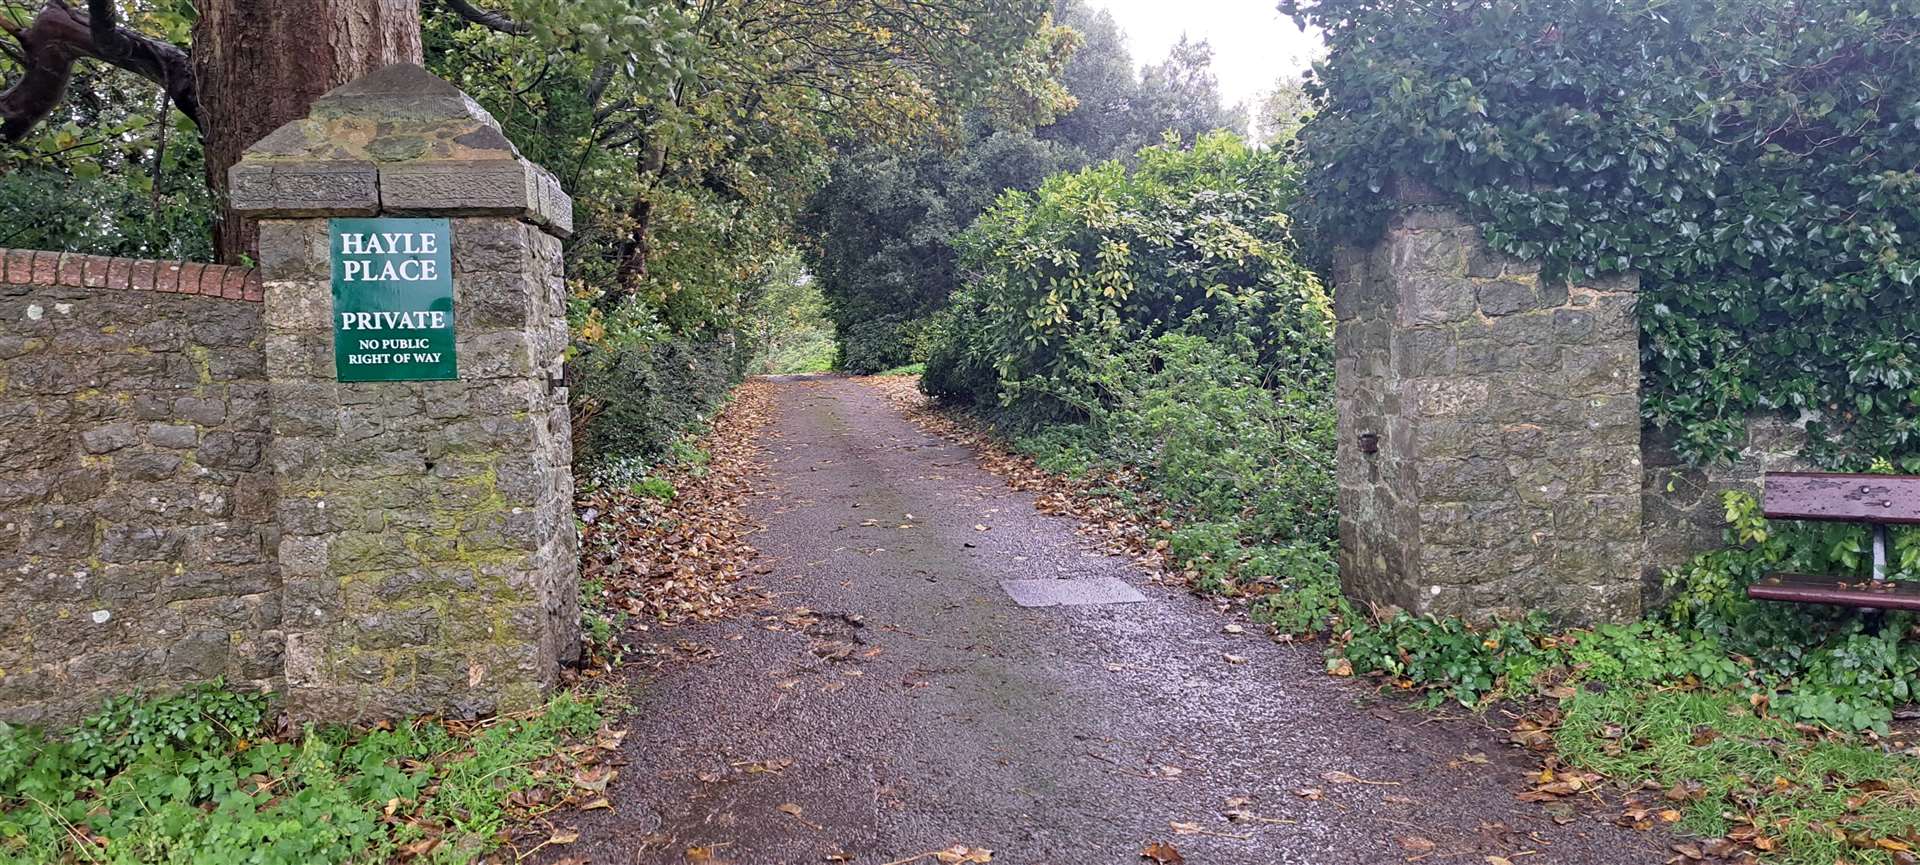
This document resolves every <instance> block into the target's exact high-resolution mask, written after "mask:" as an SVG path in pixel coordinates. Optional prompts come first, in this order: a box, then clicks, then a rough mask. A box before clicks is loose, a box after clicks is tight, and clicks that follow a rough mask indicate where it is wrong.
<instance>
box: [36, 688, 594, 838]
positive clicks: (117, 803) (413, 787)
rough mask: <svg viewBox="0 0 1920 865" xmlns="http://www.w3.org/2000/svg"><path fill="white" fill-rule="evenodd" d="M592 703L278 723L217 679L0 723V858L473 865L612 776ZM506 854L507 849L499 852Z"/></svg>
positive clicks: (580, 699) (584, 699)
mask: <svg viewBox="0 0 1920 865" xmlns="http://www.w3.org/2000/svg"><path fill="white" fill-rule="evenodd" d="M605 702H606V698H605V697H601V696H583V695H579V694H572V693H563V694H561V695H560V696H558V697H556V698H554V700H553V701H552V702H550V703H548V704H547V705H546V706H545V707H543V708H541V709H540V710H538V711H533V712H527V713H522V714H518V715H512V716H506V717H500V718H495V719H492V720H488V721H484V722H459V721H444V720H431V719H416V720H413V721H408V722H403V723H397V724H396V723H383V724H380V725H377V726H374V727H370V728H349V727H344V726H338V725H325V726H316V725H309V726H305V727H299V728H292V727H289V726H287V725H286V724H285V722H284V721H283V720H281V719H280V718H279V717H278V716H276V715H275V713H273V712H272V711H271V706H270V705H269V702H268V698H267V697H265V696H263V695H258V694H240V693H236V692H233V691H229V690H224V689H222V688H220V687H218V686H217V685H215V686H207V687H202V688H198V689H194V690H190V691H187V692H184V693H181V694H178V695H175V696H170V697H165V698H161V699H151V700H147V699H140V698H137V697H125V698H119V699H115V700H113V701H110V702H109V703H108V704H107V705H106V707H105V708H103V709H102V710H101V711H100V712H98V713H96V714H94V715H93V716H91V717H88V718H87V719H85V720H83V721H82V722H80V723H79V724H78V725H76V726H75V727H73V728H71V729H69V730H66V731H63V732H62V734H61V735H59V736H49V735H47V734H46V733H45V732H44V731H40V730H34V729H27V728H22V727H13V726H7V725H0V862H4V863H8V865H51V863H61V865H67V863H111V865H174V863H178V865H242V863H246V865H313V863H376V862H390V861H401V862H423V863H467V862H475V861H482V860H483V858H484V857H487V856H488V854H490V853H493V852H494V851H499V850H514V851H526V850H529V849H532V848H533V847H537V846H539V845H540V844H542V843H543V842H545V841H550V840H552V835H551V834H549V832H548V831H536V830H528V829H525V828H522V827H526V826H528V825H530V824H532V823H534V822H536V821H538V820H539V819H540V818H541V817H542V816H543V815H546V814H548V813H550V812H553V811H555V810H556V809H560V808H563V807H568V806H572V805H577V804H580V803H581V802H583V801H588V800H589V799H590V797H592V796H594V795H597V794H596V793H595V791H596V790H598V789H602V788H604V786H605V784H606V782H607V780H608V779H610V778H611V776H612V773H613V770H612V769H611V768H610V767H605V766H603V765H601V756H602V755H603V754H607V753H610V748H609V747H608V746H609V745H610V744H611V743H617V741H618V735H617V734H613V733H610V732H608V731H606V730H605V728H604V727H603V717H604V710H605V709H606V708H607V707H606V705H605ZM509 858H517V857H509Z"/></svg>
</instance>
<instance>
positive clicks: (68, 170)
mask: <svg viewBox="0 0 1920 865" xmlns="http://www.w3.org/2000/svg"><path fill="white" fill-rule="evenodd" d="M121 5H122V6H123V7H125V8H124V11H123V14H124V15H125V16H126V21H127V23H128V24H130V25H131V26H134V27H136V28H138V29H140V30H141V31H142V32H147V33H153V34H156V35H161V36H164V37H166V38H170V39H175V40H181V41H184V40H185V38H186V35H187V28H188V27H189V26H190V25H191V23H192V16H191V7H190V6H189V5H188V4H185V3H176V2H169V0H135V2H131V3H123V4H121ZM38 6H39V4H37V3H35V4H7V6H6V8H0V16H8V17H10V19H11V20H20V19H21V18H23V17H24V16H25V15H27V14H30V13H31V12H32V11H33V7H38ZM9 44H10V43H9ZM20 72H21V67H20V65H19V62H18V60H17V58H15V57H13V56H12V55H11V54H8V53H6V52H0V83H11V82H12V81H14V80H16V79H17V78H18V77H19V75H20ZM70 91H71V92H72V93H73V94H75V95H74V97H73V98H70V99H68V100H66V101H64V102H62V103H61V104H60V105H59V106H58V107H57V108H56V109H55V111H54V113H53V114H52V116H50V117H48V118H47V119H46V120H45V121H43V122H42V123H41V124H40V126H39V129H38V130H37V132H36V134H34V135H33V136H31V137H28V138H26V139H25V140H22V141H20V142H18V143H17V144H14V145H11V146H5V147H0V247H14V248H20V249H73V250H79V251H85V252H93V253H99V254H102V255H123V256H129V257H144V258H192V259H204V258H206V257H208V256H210V255H211V254H212V246H213V241H212V224H213V216H214V213H213V204H212V196H211V194H210V193H209V192H208V191H207V185H206V179H205V167H204V164H203V162H202V160H201V152H200V137H199V133H198V132H197V131H196V130H195V129H194V127H193V124H192V123H191V122H190V121H188V120H187V119H186V117H185V116H183V115H181V114H180V113H179V112H178V111H175V110H174V109H173V108H172V106H171V105H170V104H169V103H168V102H167V101H166V100H165V99H164V98H163V97H162V96H161V94H160V93H159V92H158V90H157V88H155V87H154V86H153V85H152V84H151V83H149V82H147V81H145V80H143V79H141V78H138V77H136V76H134V75H133V74H131V73H128V72H123V71H120V70H118V69H114V68H112V67H109V66H105V65H104V64H102V65H94V64H86V63H83V64H80V65H79V66H78V67H77V68H76V69H75V70H74V80H73V82H72V84H71V85H70Z"/></svg>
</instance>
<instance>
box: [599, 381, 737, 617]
mask: <svg viewBox="0 0 1920 865" xmlns="http://www.w3.org/2000/svg"><path fill="white" fill-rule="evenodd" d="M771 405H772V385H770V384H768V383H766V382H762V381H748V382H746V383H744V384H742V385H740V386H739V387H738V388H736V389H735V391H734V397H733V400H732V402H731V403H729V404H728V405H727V407H726V408H725V409H724V410H722V411H721V412H720V414H719V415H718V416H717V417H716V418H715V419H714V422H713V425H712V426H711V428H710V429H709V430H708V432H707V434H706V435H705V436H704V437H702V438H701V439H700V440H699V442H698V444H697V449H690V450H691V453H692V456H691V457H690V458H683V459H679V460H676V461H674V462H672V463H671V464H669V465H665V466H659V467H656V468H655V469H654V470H653V471H652V472H650V473H649V474H648V475H647V476H646V478H644V479H643V480H642V481H639V482H635V483H632V484H628V485H621V484H617V483H608V482H600V483H596V484H593V485H592V486H591V487H588V488H585V489H583V491H582V492H581V494H580V495H579V500H578V502H577V506H578V512H579V514H580V519H581V522H582V524H583V526H584V528H583V531H582V536H581V540H582V544H581V549H582V553H581V562H580V577H581V581H582V583H583V584H585V585H588V586H590V587H593V588H595V589H597V590H598V593H599V597H598V598H588V599H586V600H587V605H588V606H590V607H592V606H598V607H601V608H603V609H607V610H610V611H613V612H616V613H620V614H624V615H625V616H627V617H629V618H628V623H629V626H630V627H632V628H633V629H635V630H641V631H645V630H649V629H650V628H653V627H657V626H661V625H673V624H678V623H682V622H707V621H713V620H715V619H720V618H724V617H726V616H729V615H732V614H733V613H736V612H738V611H740V610H742V609H744V608H746V607H747V606H749V605H752V604H754V603H757V602H758V601H759V600H760V599H761V598H762V596H761V595H760V594H759V592H758V587H756V586H750V585H744V584H743V583H742V580H743V579H744V578H745V577H746V576H747V574H748V573H749V569H750V564H749V563H750V562H751V560H752V559H753V558H754V556H755V555H756V553H755V550H754V548H753V547H752V545H750V544H749V543H748V538H749V537H750V536H752V535H753V534H754V533H755V532H756V531H758V530H759V529H760V526H758V525H757V524H756V523H754V521H753V520H751V519H750V518H748V517H747V515H746V512H745V511H744V510H743V506H744V504H745V502H746V500H747V499H748V498H749V497H750V496H751V494H752V484H751V481H752V477H753V475H754V473H755V472H757V471H758V470H759V460H760V448H759V445H758V444H757V442H756V438H757V436H758V434H759V431H760V430H761V429H762V427H764V426H765V424H766V423H767V420H768V418H769V417H770V411H771Z"/></svg>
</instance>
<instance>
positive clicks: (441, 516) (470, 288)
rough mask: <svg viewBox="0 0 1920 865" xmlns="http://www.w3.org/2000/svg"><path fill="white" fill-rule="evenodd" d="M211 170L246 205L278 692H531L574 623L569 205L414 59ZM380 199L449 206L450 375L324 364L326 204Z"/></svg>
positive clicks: (515, 704) (440, 699)
mask: <svg viewBox="0 0 1920 865" xmlns="http://www.w3.org/2000/svg"><path fill="white" fill-rule="evenodd" d="M315 178H324V181H323V182H315V180H314V179H315ZM231 186H232V189H233V198H234V206H235V208H236V209H237V210H241V211H243V212H246V213H249V214H252V215H254V216H257V217H261V218H262V222H261V224H260V250H261V254H260V261H261V273H262V276H263V279H264V280H265V285H266V311H267V315H266V328H267V335H266V358H267V368H268V373H269V379H270V385H271V389H272V400H271V403H270V405H271V412H272V419H273V429H274V440H273V445H272V448H271V450H270V453H269V460H270V462H271V464H272V467H273V474H274V478H275V482H276V484H277V485H278V487H279V489H280V490H281V494H280V496H279V500H278V522H279V525H280V528H281V532H282V536H281V539H280V546H279V558H280V563H281V569H282V573H283V574H284V575H285V578H286V607H287V612H286V630H287V652H286V655H287V662H286V680H287V681H286V688H287V698H288V701H289V704H290V705H291V706H292V707H293V708H294V709H295V710H296V711H297V712H298V713H300V714H302V715H304V716H307V717H320V718H331V719H339V720H358V719H362V718H367V717H392V716H396V715H410V714H418V713H422V712H452V713H457V714H464V715H474V714H487V713H492V712H498V711H508V710H516V709H523V708H528V707H530V706H532V705H535V704H537V703H538V702H540V700H541V699H542V696H543V695H544V693H545V692H546V691H547V690H549V689H550V688H551V687H553V685H554V684H555V683H556V681H557V680H558V677H559V668H560V664H561V663H562V662H563V661H567V660H572V659H573V658H574V657H576V656H577V655H578V653H579V639H580V638H579V611H578V604H579V594H578V592H579V589H578V567H579V551H578V544H579V538H578V534H577V531H576V529H575V527H574V521H573V474H572V461H573V455H572V450H571V439H572V435H571V429H570V421H569V418H568V414H567V393H566V389H565V387H564V386H562V385H561V383H560V379H561V364H562V358H563V355H564V352H565V349H566V344H567V324H566V310H565V302H566V298H565V291H566V288H565V284H564V280H563V279H562V274H561V246H560V240H561V238H562V237H564V236H565V235H566V234H567V232H568V231H569V230H570V227H571V225H572V216H573V210H572V202H571V201H570V200H569V199H568V198H567V196H566V194H565V193H563V192H561V191H560V186H559V183H558V182H557V181H556V180H554V178H553V176H552V175H551V174H548V173H547V172H546V171H545V170H543V169H541V168H540V167H539V166H536V165H533V164H531V163H529V162H527V161H526V160H525V159H523V158H521V156H520V154H519V153H518V152H517V151H515V150H514V148H513V145H512V144H511V143H509V142H508V141H507V139H506V137H505V136H504V135H502V134H501V133H500V130H499V128H498V126H497V125H496V124H495V123H494V121H493V118H492V117H489V116H488V115H487V113H486V112H485V111H484V110H482V109H481V108H480V106H478V105H476V104H474V102H473V100H471V99H469V98H467V96H466V94H464V93H462V92H460V90H459V89H457V88H455V87H454V86H453V85H451V84H448V83H446V82H445V81H441V80H440V79H438V78H435V77H433V76H432V75H431V74H428V73H427V71H426V70H424V69H421V68H420V67H418V66H414V65H398V66H391V67H388V68H386V69H383V70H380V71H378V72H375V73H373V74H371V75H368V76H367V77H365V78H362V79H360V80H359V81H355V82H353V83H350V84H347V85H346V86H343V87H341V88H339V89H337V90H334V91H333V92H331V93H328V94H327V95H325V96H323V97H321V98H320V99H319V100H316V101H315V102H314V104H313V106H312V108H311V109H310V111H309V114H308V116H307V117H306V118H304V119H301V120H297V121H294V122H292V123H289V124H287V125H286V126H283V127H281V128H280V129H278V130H275V131H274V132H273V133H271V134H269V135H268V136H267V137H266V138H263V139H261V141H260V142H258V143H257V144H255V145H254V146H253V147H251V148H249V149H248V150H247V152H246V155H245V156H244V158H242V159H241V161H240V163H239V164H238V165H236V166H234V169H233V173H232V184H231ZM389 215H406V216H426V217H436V216H444V217H449V218H450V219H451V235H452V249H451V257H452V266H453V288H454V304H453V308H454V322H455V330H456V352H455V354H456V357H457V358H458V360H459V366H460V368H459V377H458V379H457V380H455V381H382V382H342V381H337V380H336V377H335V371H334V357H333V351H334V348H333V327H334V324H333V320H332V307H331V304H332V286H331V271H330V263H329V262H330V259H329V254H330V253H329V244H330V243H331V240H330V235H329V230H328V217H335V216H343V217H346V216H351V217H366V216H389Z"/></svg>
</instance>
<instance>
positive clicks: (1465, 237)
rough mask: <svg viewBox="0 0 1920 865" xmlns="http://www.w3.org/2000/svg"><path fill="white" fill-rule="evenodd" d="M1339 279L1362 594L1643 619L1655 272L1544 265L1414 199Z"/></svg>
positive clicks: (1461, 607) (1412, 606)
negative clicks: (1645, 338)
mask: <svg viewBox="0 0 1920 865" xmlns="http://www.w3.org/2000/svg"><path fill="white" fill-rule="evenodd" d="M1334 283H1335V284H1334V307H1335V315H1336V318H1337V319H1338V324H1337V336H1336V380H1337V386H1336V390H1337V401H1338V405H1339V411H1340V420H1339V432H1340V442H1339V461H1338V466H1339V468H1338V473H1339V483H1340V492H1339V505H1340V512H1341V524H1340V535H1341V556H1340V558H1341V562H1340V564H1341V579H1342V581H1343V583H1344V584H1345V585H1346V588H1347V591H1348V592H1349V594H1351V595H1353V596H1355V597H1356V598H1359V599H1361V600H1364V601H1369V602H1373V603H1376V604H1381V605H1392V606H1397V607H1400V608H1402V609H1405V610H1408V611H1410V612H1413V613H1416V614H1428V613H1431V614H1436V615H1451V616H1463V617H1467V618H1471V619H1484V618H1488V617H1491V616H1501V615H1514V614H1521V613H1527V612H1533V611H1541V612H1546V613H1548V614H1550V615H1551V616H1553V617H1554V618H1556V619H1558V620H1560V621H1563V622H1588V621H1599V620H1620V619H1626V618H1632V617H1634V616H1636V615H1637V614H1638V613H1639V610H1640V599H1641V560H1642V556H1643V549H1644V545H1643V543H1642V539H1641V531H1642V526H1641V474H1642V469H1641V462H1640V418H1639V387H1640V376H1639V342H1638V340H1639V331H1638V325H1637V322H1636V319H1635V314H1634V303H1635V300H1636V292H1637V281H1636V280H1633V279H1614V280H1609V281H1604V282H1594V283H1589V284H1572V285H1569V284H1567V283H1565V282H1558V281H1549V280H1545V279H1542V278H1541V276H1540V273H1539V270H1538V268H1537V267H1536V266H1534V265H1530V264H1528V263H1525V262H1520V261H1516V260H1512V259H1510V258H1507V257H1505V256H1502V255H1499V254H1496V253H1494V252H1492V251H1490V250H1488V249H1487V248H1486V246H1485V244H1483V243H1482V242H1481V240H1480V236H1479V232H1478V229H1477V228H1475V227H1474V226H1472V225H1470V224H1467V223H1465V222H1463V221H1462V220H1460V219H1459V217H1458V216H1457V215H1455V214H1454V213H1453V212H1452V211H1450V210H1448V209H1445V208H1442V207H1434V206H1423V205H1420V204H1417V203H1409V204H1408V205H1407V206H1406V207H1405V208H1404V209H1403V210H1402V211H1401V212H1400V213H1399V215H1398V216H1397V217H1396V218H1395V219H1394V221H1393V223H1392V224H1391V226H1390V227H1389V229H1388V231H1387V233H1386V235H1385V237H1384V238H1383V239H1382V240H1381V242H1379V243H1378V244H1376V245H1374V246H1373V247H1371V248H1369V249H1365V250H1349V251H1346V252H1344V253H1342V254H1341V255H1340V257H1339V259H1338V262H1337V266H1336V269H1335V274H1334Z"/></svg>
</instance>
